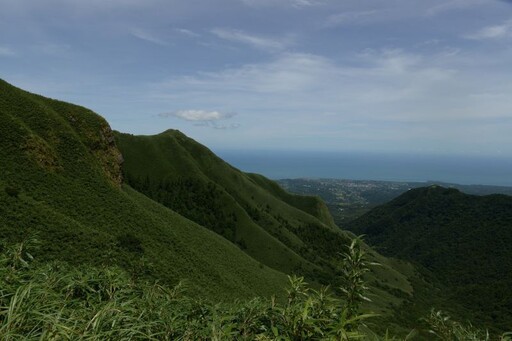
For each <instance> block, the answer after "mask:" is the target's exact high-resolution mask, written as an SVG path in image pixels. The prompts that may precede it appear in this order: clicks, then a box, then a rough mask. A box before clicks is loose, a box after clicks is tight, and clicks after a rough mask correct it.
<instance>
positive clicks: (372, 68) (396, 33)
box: [0, 0, 512, 157]
mask: <svg viewBox="0 0 512 341" xmlns="http://www.w3.org/2000/svg"><path fill="white" fill-rule="evenodd" d="M0 78H2V79H4V80H6V81H8V82H10V83H12V84H14V85H16V86H18V87H21V88H23V89H26V90H29V91H32V92H36V93H39V94H42V95H45V96H48V97H52V98H57V99H61V100H65V101H69V102H73V103H76V104H80V105H83V106H86V107H88V108H91V109H92V110H94V111H95V112H97V113H99V114H100V115H102V116H104V117H105V118H106V119H107V120H108V121H109V122H110V124H111V126H112V127H113V128H114V129H116V130H120V131H123V132H128V133H133V134H156V133H160V132H162V131H164V130H166V129H171V128H172V129H179V130H181V131H183V132H184V133H186V134H187V135H189V136H191V137H192V138H194V139H196V140H198V141H200V142H201V143H204V144H206V145H207V146H208V147H210V148H212V149H214V150H217V149H234V150H236V149H239V150H294V151H301V150H304V151H316V150H321V151H355V152H365V151H366V152H368V151H371V152H377V153H413V154H443V155H494V156H504V157H508V156H512V148H511V146H512V133H511V132H512V1H498V0H496V1H495V0H387V1H383V0H145V1H140V0H88V1H83V0H38V1H34V0H0Z"/></svg>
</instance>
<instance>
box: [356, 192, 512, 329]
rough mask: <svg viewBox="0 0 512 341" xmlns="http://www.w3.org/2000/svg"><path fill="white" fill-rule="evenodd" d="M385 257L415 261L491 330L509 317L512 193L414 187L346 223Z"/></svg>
mask: <svg viewBox="0 0 512 341" xmlns="http://www.w3.org/2000/svg"><path fill="white" fill-rule="evenodd" d="M348 227H349V228H350V229H351V230H353V231H355V232H356V233H364V234H365V235H366V240H367V241H368V242H369V244H370V245H372V246H374V247H375V248H377V249H378V250H379V251H380V252H382V253H383V254H385V255H388V256H394V257H399V258H402V259H405V260H408V261H412V262H414V263H419V264H421V265H422V266H423V267H425V268H426V269H428V270H429V271H431V272H432V273H433V274H434V275H435V276H436V277H437V278H438V279H439V280H441V281H442V282H443V283H444V284H445V285H446V286H447V287H448V288H449V289H451V293H452V297H451V299H452V300H453V301H457V302H460V303H462V304H463V305H464V306H465V307H466V309H468V310H469V311H471V313H472V315H473V317H474V320H475V321H480V323H481V324H483V325H485V326H487V327H489V328H497V329H501V330H507V329H510V327H511V324H510V321H512V292H511V291H510V288H512V197H510V196H505V195H489V196H483V197H481V196H473V195H466V194H463V193H461V192H459V191H458V190H456V189H446V188H443V187H439V186H431V187H426V188H419V189H413V190H410V191H408V192H407V193H405V194H403V195H401V196H400V197H398V198H396V199H395V200H393V201H391V202H389V203H388V204H385V205H382V206H380V207H378V208H375V209H373V210H372V211H370V212H369V213H368V214H366V215H364V216H363V217H361V218H359V219H357V220H355V221H354V222H352V223H351V224H350V225H349V226H348Z"/></svg>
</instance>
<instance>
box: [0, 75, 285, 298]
mask: <svg viewBox="0 0 512 341" xmlns="http://www.w3.org/2000/svg"><path fill="white" fill-rule="evenodd" d="M0 145H1V148H0V164H1V167H2V171H1V172H0V235H1V236H2V241H5V242H14V241H19V240H22V239H24V238H26V237H28V236H31V235H33V234H37V236H38V238H39V239H40V241H41V244H42V245H41V248H40V251H39V254H37V255H36V256H37V257H38V258H39V259H41V260H48V259H61V260H65V261H68V262H71V263H92V264H102V263H104V264H113V265H120V266H123V267H124V268H126V269H128V270H129V271H135V272H136V273H137V275H140V274H141V273H147V274H148V276H152V277H156V278H159V279H160V280H162V281H164V282H167V283H170V284H173V283H176V282H178V281H179V280H182V279H189V283H190V286H191V290H192V293H194V294H196V295H201V296H203V297H208V298H212V299H220V298H227V297H230V298H235V297H250V296H255V295H267V296H268V295H271V294H274V293H276V292H277V293H278V292H280V290H282V288H283V286H284V285H285V283H286V277H285V275H283V274H282V273H279V272H277V271H275V270H272V269H270V268H267V267H263V266H261V265H260V264H258V262H256V261H254V260H253V259H252V258H250V257H249V256H247V255H246V254H245V253H243V252H241V251H240V249H239V248H238V247H236V246H234V245H233V244H231V243H229V242H228V241H226V240H225V239H224V238H221V237H219V236H218V235H216V234H214V233H212V232H211V231H209V230H207V229H205V228H203V227H201V226H199V225H197V224H196V223H194V222H191V221H189V220H187V219H185V218H183V217H182V216H180V215H178V214H176V213H174V212H172V211H171V210H169V209H168V208H165V207H163V206H161V205H160V204H158V203H156V202H154V201H151V200H149V199H148V198H146V197H145V196H143V195H141V194H139V193H137V192H136V191H134V190H132V189H131V188H129V187H128V186H125V185H121V174H120V161H121V157H120V154H119V152H118V150H117V148H116V146H115V143H114V139H113V136H112V133H111V131H110V128H109V126H108V124H107V123H106V122H105V121H104V120H103V119H102V118H101V117H99V116H98V115H96V114H94V113H93V112H91V111H90V110H87V109H85V108H82V107H79V106H75V105H71V104H67V103H63V102H59V101H55V100H50V99H46V98H43V97H41V96H36V95H33V94H30V93H27V92H24V91H22V90H19V89H17V88H15V87H12V86H10V85H9V84H7V83H5V82H3V81H0ZM16 192H19V194H18V195H16V194H17V193H16Z"/></svg>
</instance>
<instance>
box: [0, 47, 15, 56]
mask: <svg viewBox="0 0 512 341" xmlns="http://www.w3.org/2000/svg"><path fill="white" fill-rule="evenodd" d="M15 55H16V52H14V50H13V49H11V48H9V47H5V46H0V57H13V56H15Z"/></svg>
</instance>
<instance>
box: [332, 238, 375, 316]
mask: <svg viewBox="0 0 512 341" xmlns="http://www.w3.org/2000/svg"><path fill="white" fill-rule="evenodd" d="M370 265H374V266H375V265H378V264H377V263H372V262H369V261H368V259H367V257H366V252H365V251H364V250H363V249H362V247H361V239H360V238H354V239H353V240H352V243H350V246H348V248H347V251H346V252H345V253H343V266H342V286H341V288H340V289H341V292H342V297H343V298H344V299H345V302H346V306H347V316H348V317H353V316H357V314H358V313H359V310H360V307H361V304H362V303H363V302H364V301H371V300H370V299H369V298H368V297H367V296H366V295H367V291H368V286H367V280H366V278H365V275H366V273H367V272H369V271H370Z"/></svg>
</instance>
